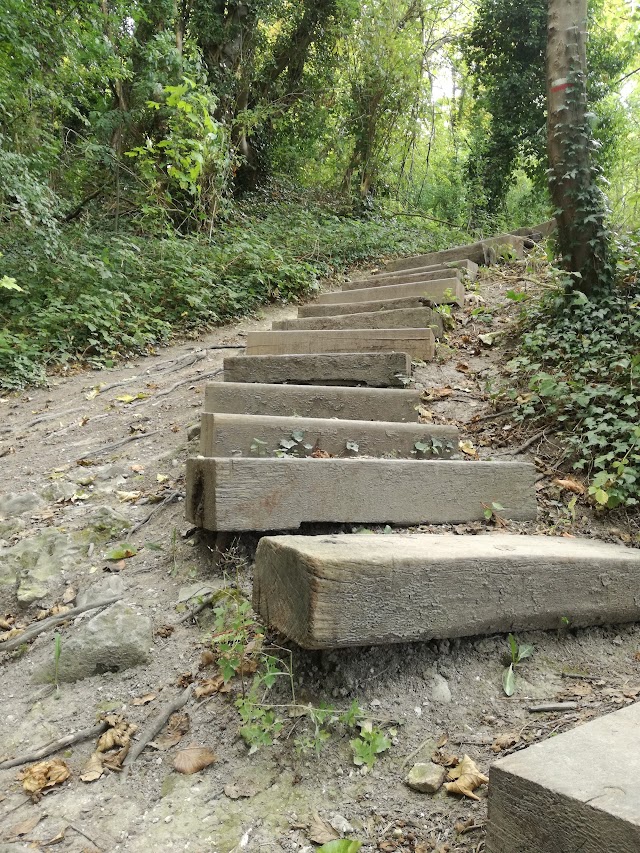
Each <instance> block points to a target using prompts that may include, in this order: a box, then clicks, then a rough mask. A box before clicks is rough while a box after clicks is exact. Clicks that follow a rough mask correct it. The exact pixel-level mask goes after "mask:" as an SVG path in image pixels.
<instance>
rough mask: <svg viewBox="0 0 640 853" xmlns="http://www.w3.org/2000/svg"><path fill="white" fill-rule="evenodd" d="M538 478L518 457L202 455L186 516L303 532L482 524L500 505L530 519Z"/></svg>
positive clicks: (190, 473)
mask: <svg viewBox="0 0 640 853" xmlns="http://www.w3.org/2000/svg"><path fill="white" fill-rule="evenodd" d="M356 440H357V439H356ZM534 479H535V467H534V466H533V465H528V464H525V463H518V462H462V461H456V460H453V461H443V462H431V461H424V462H423V461H409V460H390V459H209V458H204V457H195V458H191V459H188V460H187V500H186V514H187V518H188V519H189V521H190V522H192V523H193V524H195V525H197V526H198V527H204V528H206V529H207V530H295V529H297V528H298V527H299V526H300V525H301V524H302V523H304V522H340V523H351V522H353V523H371V524H376V523H380V524H385V523H389V524H404V525H407V524H420V523H433V524H441V523H447V522H451V523H454V522H465V521H477V520H481V519H482V518H483V517H484V516H483V513H484V507H483V504H488V505H490V504H491V503H493V502H497V503H500V504H502V506H503V507H504V510H502V511H501V515H503V516H504V517H505V518H513V519H516V520H520V521H525V520H531V519H535V517H536V509H537V508H536V498H535V490H534Z"/></svg>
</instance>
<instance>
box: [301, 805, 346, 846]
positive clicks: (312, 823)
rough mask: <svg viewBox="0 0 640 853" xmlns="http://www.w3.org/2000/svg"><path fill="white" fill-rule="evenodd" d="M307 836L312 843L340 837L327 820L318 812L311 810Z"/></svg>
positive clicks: (324, 842)
mask: <svg viewBox="0 0 640 853" xmlns="http://www.w3.org/2000/svg"><path fill="white" fill-rule="evenodd" d="M307 837H308V838H309V841H313V843H314V844H326V843H327V842H328V841H335V840H336V839H338V838H340V833H339V832H336V831H335V829H334V828H333V827H332V826H331V824H330V823H329V821H327V820H325V819H324V818H322V817H320V815H319V814H318V812H313V814H312V815H311V819H310V820H309V829H308V830H307Z"/></svg>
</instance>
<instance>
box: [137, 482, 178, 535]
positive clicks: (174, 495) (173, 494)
mask: <svg viewBox="0 0 640 853" xmlns="http://www.w3.org/2000/svg"><path fill="white" fill-rule="evenodd" d="M183 497H184V493H183V492H179V491H176V492H171V493H170V494H168V495H167V497H166V498H165V499H164V500H163V501H161V502H160V503H159V504H156V505H155V507H154V508H153V509H152V510H151V512H150V513H149V515H147V516H146V518H143V519H142V521H139V522H138V523H137V524H134V525H133V527H130V528H129V535H132V534H133V533H137V532H138V530H140V528H141V527H144V526H145V524H148V523H149V522H150V521H151V519H152V518H153V516H154V515H155V514H156V513H157V512H160V510H161V509H162V508H163V507H165V506H167V504H170V503H173V502H174V501H176V500H178V498H183Z"/></svg>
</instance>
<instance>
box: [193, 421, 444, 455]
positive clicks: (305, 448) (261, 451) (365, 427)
mask: <svg viewBox="0 0 640 853" xmlns="http://www.w3.org/2000/svg"><path fill="white" fill-rule="evenodd" d="M458 440H459V435H458V430H457V429H456V428H455V427H450V426H437V425H434V424H415V423H410V424H405V423H397V422H393V421H354V420H336V419H328V418H292V417H272V416H269V415H220V414H210V413H206V412H205V413H204V414H203V415H202V427H201V432H200V454H201V455H202V456H234V457H235V456H248V457H254V458H255V457H262V458H263V457H266V456H271V457H272V456H275V455H282V454H283V453H286V454H287V455H290V456H311V454H312V453H314V452H315V451H317V450H322V451H325V452H326V453H330V454H331V455H332V456H336V457H341V458H347V459H349V458H353V457H358V456H360V457H366V456H369V457H373V458H389V459H427V458H431V459H432V458H434V457H436V458H441V459H449V458H450V457H451V456H452V455H453V454H454V453H455V452H456V451H457V448H458ZM416 444H417V445H418V448H416ZM348 445H350V446H348Z"/></svg>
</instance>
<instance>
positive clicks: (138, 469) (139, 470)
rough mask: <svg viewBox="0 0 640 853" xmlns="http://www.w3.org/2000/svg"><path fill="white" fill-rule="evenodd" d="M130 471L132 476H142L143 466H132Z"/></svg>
mask: <svg viewBox="0 0 640 853" xmlns="http://www.w3.org/2000/svg"><path fill="white" fill-rule="evenodd" d="M131 470H132V471H133V473H134V474H144V465H132V466H131Z"/></svg>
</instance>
